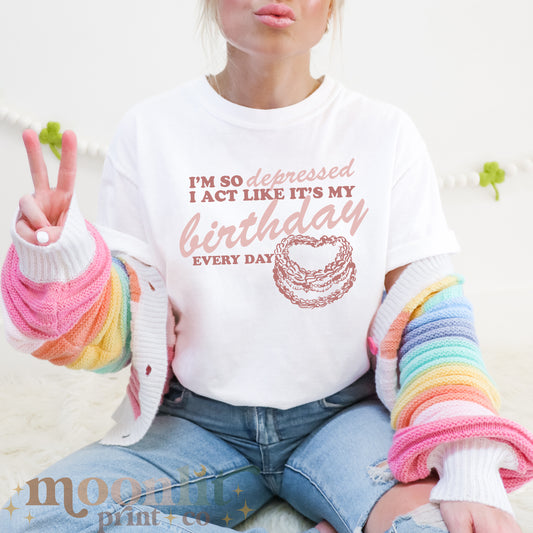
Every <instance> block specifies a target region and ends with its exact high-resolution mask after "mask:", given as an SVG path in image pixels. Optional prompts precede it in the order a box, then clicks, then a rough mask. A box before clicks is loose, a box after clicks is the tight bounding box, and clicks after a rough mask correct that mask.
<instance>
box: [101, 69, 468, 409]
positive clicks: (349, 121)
mask: <svg viewBox="0 0 533 533" xmlns="http://www.w3.org/2000/svg"><path fill="white" fill-rule="evenodd" d="M99 222H100V223H102V224H104V225H107V226H110V227H112V228H114V229H117V230H119V231H122V232H125V233H130V234H132V235H134V236H135V237H137V238H139V239H141V240H143V241H145V242H146V243H147V244H148V246H150V248H151V249H152V251H153V253H154V257H155V258H156V259H155V261H156V266H157V267H158V268H159V270H160V271H161V273H162V274H163V276H164V278H165V280H166V283H167V287H168V291H169V294H170V298H171V303H172V306H173V309H174V311H175V314H176V317H177V318H178V324H177V334H178V336H177V339H178V340H177V345H176V358H175V360H174V361H173V370H174V372H175V374H176V376H177V377H178V379H179V380H180V382H181V383H183V385H184V386H185V387H187V388H189V389H191V390H192V391H193V392H196V393H198V394H201V395H204V396H208V397H211V398H214V399H217V400H221V401H224V402H227V403H230V404H234V405H255V406H269V407H277V408H282V409H285V408H290V407H293V406H296V405H299V404H302V403H305V402H309V401H312V400H316V399H319V398H322V397H325V396H328V395H330V394H333V393H334V392H336V391H338V390H340V389H341V388H343V387H345V386H347V385H348V384H349V383H351V382H353V381H354V380H355V379H357V378H358V377H360V376H361V375H362V374H364V373H365V372H366V371H367V370H368V368H369V362H368V358H367V349H366V338H367V330H368V327H369V324H370V321H371V319H372V316H373V315H374V313H375V311H376V309H377V307H378V305H379V303H380V300H381V296H382V291H383V281H384V276H385V274H386V273H387V272H388V271H390V270H392V269H394V268H396V267H399V266H402V265H405V264H408V263H410V262H412V261H414V260H417V259H421V258H424V257H427V256H431V255H436V254H442V253H453V252H456V251H457V250H458V246H457V243H456V240H455V237H454V235H453V233H452V232H450V230H449V229H448V227H447V224H446V221H445V218H444V216H443V213H442V209H441V205H440V199H439V194H438V187H437V181H436V177H435V174H434V170H433V167H432V164H431V162H430V159H429V156H428V153H427V150H426V147H425V145H424V143H423V141H422V140H421V138H420V135H419V134H418V132H417V130H416V128H415V126H414V125H413V123H412V122H411V120H410V119H409V118H408V117H407V116H406V115H405V114H404V113H403V112H402V111H400V110H398V109H397V108H395V107H394V106H391V105H389V104H384V103H381V102H376V101H374V100H371V99H369V98H366V97H364V96H362V95H360V94H358V93H356V92H353V91H350V90H347V89H346V88H344V87H343V86H342V85H341V84H340V83H338V82H336V81H334V80H332V79H330V78H328V77H325V78H324V80H323V82H322V84H321V85H320V87H319V88H318V89H317V90H316V91H315V92H314V93H313V94H311V95H310V96H309V97H307V98H306V99H305V100H303V101H301V102H299V103H297V104H295V105H291V106H288V107H284V108H279V109H270V110H260V109H252V108H247V107H244V106H240V105H237V104H234V103H231V102H229V101H228V100H225V99H224V98H222V97H221V96H219V95H218V94H217V93H216V92H215V91H214V90H213V89H212V87H211V86H210V85H209V83H208V82H207V81H206V79H205V78H201V79H197V80H194V81H192V82H189V83H187V84H184V85H182V86H180V87H178V88H176V89H175V90H172V91H170V92H168V93H165V94H162V95H159V96H157V97H154V98H151V99H149V100H146V101H144V102H141V103H140V104H138V105H137V106H135V107H134V108H133V109H132V110H130V112H128V113H127V115H126V116H125V118H124V119H123V121H122V122H121V124H120V127H119V129H118V133H117V135H116V136H115V139H114V141H113V143H112V146H111V149H110V153H109V157H108V159H107V161H106V164H105V169H104V175H103V184H102V189H101V197H100V220H99Z"/></svg>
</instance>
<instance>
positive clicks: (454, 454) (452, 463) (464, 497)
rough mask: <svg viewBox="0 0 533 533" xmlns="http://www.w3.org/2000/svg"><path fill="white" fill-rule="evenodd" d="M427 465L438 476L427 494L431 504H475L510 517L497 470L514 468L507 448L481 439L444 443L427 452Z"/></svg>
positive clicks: (510, 449) (511, 456)
mask: <svg viewBox="0 0 533 533" xmlns="http://www.w3.org/2000/svg"><path fill="white" fill-rule="evenodd" d="M427 465H428V468H430V469H431V468H435V469H436V470H437V472H438V473H439V477H440V479H439V482H438V483H437V484H436V485H435V487H434V488H433V490H432V491H431V497H430V501H431V502H434V503H438V502H441V501H468V502H478V503H483V504H485V505H490V506H492V507H497V508H498V509H501V510H503V511H506V512H507V513H509V514H511V515H513V516H514V513H513V509H512V507H511V503H510V502H509V498H508V496H507V492H506V491H505V488H504V486H503V482H502V478H501V476H500V473H499V469H500V468H507V469H509V470H516V469H517V468H518V461H517V458H516V455H515V453H514V452H513V450H512V448H511V447H510V446H509V445H507V444H504V443H503V442H498V441H493V440H490V439H483V438H477V439H467V440H462V441H455V442H447V443H444V444H440V445H439V446H437V447H436V448H435V449H434V450H433V451H432V452H431V454H430V455H429V457H428V461H427Z"/></svg>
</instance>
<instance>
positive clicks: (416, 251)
mask: <svg viewBox="0 0 533 533" xmlns="http://www.w3.org/2000/svg"><path fill="white" fill-rule="evenodd" d="M458 251H459V244H458V242H457V239H456V237H455V234H454V232H453V231H451V230H450V228H449V227H448V223H447V222H446V218H445V216H444V212H443V209H442V204H441V199H440V194H439V187H438V182H437V176H436V174H435V170H434V167H433V163H432V161H431V158H430V156H429V153H428V150H427V147H426V145H425V143H424V141H423V140H422V138H421V136H420V134H419V132H418V130H417V129H416V127H415V125H414V124H413V122H412V121H411V119H409V118H408V117H407V116H404V117H403V121H402V125H401V127H400V129H399V133H398V141H397V150H396V159H395V165H394V178H393V184H392V191H391V204H390V219H389V238H388V247H387V272H390V271H391V270H394V269H395V268H398V267H401V266H403V265H407V264H409V263H412V262H413V261H416V260H418V259H424V258H426V257H430V256H434V255H440V254H450V253H456V252H458Z"/></svg>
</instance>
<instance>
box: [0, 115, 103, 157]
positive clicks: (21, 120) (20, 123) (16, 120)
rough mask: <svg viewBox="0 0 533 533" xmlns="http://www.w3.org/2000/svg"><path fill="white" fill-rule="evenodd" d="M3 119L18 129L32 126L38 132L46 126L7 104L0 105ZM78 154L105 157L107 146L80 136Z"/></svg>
mask: <svg viewBox="0 0 533 533" xmlns="http://www.w3.org/2000/svg"><path fill="white" fill-rule="evenodd" d="M2 120H5V121H6V122H7V123H8V124H10V125H12V126H14V127H16V128H18V129H21V130H25V129H28V128H30V129H32V130H34V131H36V132H37V133H40V131H41V130H42V129H43V128H44V127H45V126H44V125H43V124H41V123H40V122H34V121H33V119H31V118H30V117H27V116H21V115H19V114H18V113H17V112H16V111H12V110H10V109H8V108H7V107H6V106H0V121H2ZM78 154H80V155H88V156H89V157H93V158H97V159H105V157H106V154H107V147H106V146H102V145H101V144H98V143H95V142H89V141H86V140H84V139H80V138H78Z"/></svg>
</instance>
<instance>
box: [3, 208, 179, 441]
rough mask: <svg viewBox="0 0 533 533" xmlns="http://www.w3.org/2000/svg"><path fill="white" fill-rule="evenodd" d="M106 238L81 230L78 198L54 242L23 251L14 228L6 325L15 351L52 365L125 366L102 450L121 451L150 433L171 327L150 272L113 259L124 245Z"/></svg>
mask: <svg viewBox="0 0 533 533" xmlns="http://www.w3.org/2000/svg"><path fill="white" fill-rule="evenodd" d="M105 232H106V231H105V230H104V229H101V230H100V231H97V230H96V229H95V228H94V227H93V226H92V225H91V224H89V223H88V222H86V221H84V219H83V217H82V215H81V213H80V212H79V209H78V207H77V204H76V201H75V199H74V200H73V202H72V204H71V206H70V209H69V214H68V217H67V221H66V224H65V228H64V231H63V233H62V236H61V239H60V240H59V241H58V242H56V243H53V244H51V245H49V246H46V247H41V246H35V245H32V244H29V243H27V242H26V241H24V240H22V239H21V238H20V237H19V236H18V235H17V234H16V232H15V231H14V228H12V237H13V243H14V244H13V245H12V246H11V248H10V249H9V251H8V254H7V258H6V260H5V262H4V265H3V269H2V280H1V286H2V302H3V311H4V313H3V314H4V324H5V330H6V335H7V338H8V340H9V341H10V343H11V344H12V345H13V346H14V347H15V348H16V349H18V350H20V351H22V352H25V353H28V352H30V353H32V354H33V355H34V356H35V357H37V358H39V359H46V360H48V361H50V362H51V363H53V364H55V365H62V366H66V367H69V368H72V369H77V370H90V371H93V372H97V373H106V372H116V371H118V370H120V369H122V368H124V367H125V366H127V365H129V364H131V369H130V381H129V384H128V388H127V395H126V397H125V399H124V401H123V403H122V404H121V406H120V407H119V408H118V410H117V412H116V413H115V415H114V418H115V419H116V420H117V425H116V426H115V427H114V428H112V429H111V430H110V432H108V434H107V435H106V436H105V437H104V439H102V441H101V442H102V443H103V444H122V445H127V444H133V443H134V442H136V441H138V440H139V439H140V438H141V437H142V436H143V435H144V434H145V432H146V431H147V430H148V428H149V427H150V424H151V422H152V420H153V418H154V416H155V414H156V412H157V409H158V407H159V404H160V401H161V397H162V395H163V394H164V392H165V390H166V386H167V385H168V379H169V378H170V374H171V368H170V363H171V360H172V357H173V355H174V344H175V338H174V320H173V317H172V313H171V311H170V306H169V303H168V296H167V292H166V288H165V284H164V281H163V279H162V278H161V276H160V275H159V274H158V272H157V271H156V270H155V268H153V267H150V266H148V265H147V264H145V263H144V262H141V261H139V260H138V259H134V258H133V257H130V256H128V255H125V254H124V253H122V252H121V251H120V250H121V246H123V245H124V244H126V242H127V244H128V248H129V249H131V248H132V243H131V237H128V236H123V235H120V234H117V233H116V232H109V235H108V236H107V238H106V240H105V241H104V238H103V237H102V233H104V234H105ZM108 243H112V244H111V246H112V247H113V248H114V249H113V254H111V251H110V248H109V246H108ZM137 244H138V246H137V248H138V249H139V250H141V249H142V245H141V244H140V243H137ZM133 247H135V246H133ZM140 255H142V254H140ZM146 262H147V263H148V264H149V261H146Z"/></svg>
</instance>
